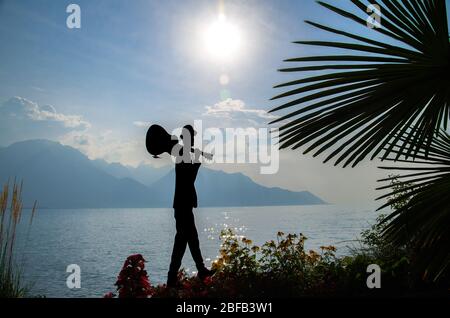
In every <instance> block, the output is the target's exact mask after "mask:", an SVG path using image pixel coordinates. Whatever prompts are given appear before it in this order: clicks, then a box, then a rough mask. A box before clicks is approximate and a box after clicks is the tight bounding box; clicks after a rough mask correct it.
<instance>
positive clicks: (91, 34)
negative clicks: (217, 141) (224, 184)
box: [0, 0, 448, 203]
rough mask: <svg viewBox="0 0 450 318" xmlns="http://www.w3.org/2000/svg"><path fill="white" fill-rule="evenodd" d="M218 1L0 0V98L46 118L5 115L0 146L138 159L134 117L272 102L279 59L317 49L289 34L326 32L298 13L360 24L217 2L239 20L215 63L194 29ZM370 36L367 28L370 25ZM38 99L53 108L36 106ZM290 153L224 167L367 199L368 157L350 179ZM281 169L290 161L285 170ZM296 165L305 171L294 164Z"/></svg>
mask: <svg viewBox="0 0 450 318" xmlns="http://www.w3.org/2000/svg"><path fill="white" fill-rule="evenodd" d="M447 2H448V1H447ZM70 3H76V4H78V5H80V7H81V29H68V28H67V26H66V18H67V16H68V13H66V7H67V5H69V4H70ZM218 3H219V2H218V1H213V0H208V1H206V0H185V1H178V0H169V1H143V0H133V1H118V0H117V1H116V0H97V1H84V0H76V1H62V0H60V1H55V0H39V1H35V0H20V1H17V0H0V21H1V22H0V39H1V42H2V45H1V47H0V60H1V61H2V66H1V68H0V81H1V83H2V85H0V103H3V104H7V103H8V102H10V101H11V100H10V99H11V98H12V97H14V96H18V97H21V98H22V99H21V100H14V101H12V104H11V105H10V107H16V106H17V105H19V104H21V103H22V104H24V103H25V104H27V105H28V106H26V107H34V108H33V109H36V110H35V116H36V117H39V116H41V117H42V116H44V117H45V116H47V117H48V119H49V123H48V125H42V123H41V125H39V126H36V127H35V126H32V125H29V124H24V125H23V126H20V125H17V124H14V123H11V124H10V126H8V127H3V128H2V135H3V137H2V138H0V143H1V145H3V146H4V145H7V144H9V143H11V142H13V141H17V140H20V139H30V138H49V139H54V140H59V141H62V142H65V143H67V144H70V145H73V146H75V147H77V148H79V149H80V150H82V151H84V152H85V153H87V154H88V155H90V156H91V157H101V158H105V159H107V160H109V161H120V162H122V163H125V164H137V163H139V162H140V161H143V160H148V158H146V157H145V152H144V149H143V147H140V145H142V143H141V142H142V138H143V136H144V134H145V127H140V126H139V125H136V122H158V123H161V124H163V125H165V126H166V127H167V128H169V129H172V128H175V127H178V126H181V125H183V124H184V123H186V122H190V121H192V120H194V119H202V120H204V121H205V122H207V123H210V125H212V126H214V125H217V124H220V123H217V121H215V119H214V118H210V117H209V116H205V112H206V109H207V108H206V107H207V106H209V107H214V105H217V104H218V103H220V102H221V101H223V99H224V98H225V97H228V98H230V99H231V100H232V101H237V100H239V101H241V103H243V105H245V107H246V109H250V110H255V111H259V110H268V109H270V108H272V107H273V106H276V103H274V102H269V99H270V98H271V97H272V96H274V95H276V94H277V93H279V91H277V90H275V89H273V88H272V87H273V85H275V84H278V83H282V82H286V81H288V80H290V79H292V78H295V77H297V76H298V75H296V74H293V75H287V74H283V73H279V72H277V69H278V68H280V67H285V65H283V62H282V60H283V59H285V58H290V57H296V56H301V55H307V54H317V53H321V51H320V49H318V48H309V47H303V46H299V45H295V44H292V43H291V42H292V41H294V40H299V39H317V38H319V39H323V38H324V36H325V37H326V38H327V39H335V37H334V36H333V35H331V34H326V33H324V32H322V31H319V30H316V29H314V28H312V27H310V26H308V25H306V24H305V23H303V20H305V19H311V20H313V21H317V22H322V23H324V24H327V25H339V26H342V28H343V29H345V30H350V31H352V32H354V33H361V34H365V35H367V32H368V29H366V28H364V27H361V28H359V29H355V28H354V27H353V25H352V24H348V23H343V21H345V20H343V19H342V18H340V17H338V16H337V15H335V14H332V13H331V12H329V11H328V10H326V9H324V8H322V7H320V6H319V5H317V4H316V3H315V2H314V1H312V0H302V1H295V0H292V1H290V0H246V1H231V0H230V1H224V9H225V14H226V15H227V18H228V19H229V21H231V22H232V23H234V24H235V25H237V26H238V27H239V29H240V31H241V35H242V43H243V44H242V46H241V48H240V51H239V52H238V53H237V54H236V57H235V59H233V61H232V62H223V61H215V60H211V59H209V58H208V57H207V54H206V52H205V51H204V50H203V51H202V47H201V46H199V35H198V31H199V30H201V29H202V28H205V27H207V26H208V23H209V22H210V21H211V20H212V19H214V18H215V17H216V16H217V14H218ZM339 6H340V7H342V8H352V6H351V5H349V2H346V1H345V2H344V1H339ZM369 32H370V31H369ZM372 36H377V35H376V33H375V32H373V33H372ZM222 74H226V75H227V76H228V77H229V79H230V81H229V83H228V84H227V85H221V84H220V82H219V77H220V76H221V75H222ZM30 103H31V104H30ZM15 105H16V106H15ZM30 105H32V106H30ZM46 105H51V108H49V107H50V106H46ZM17 107H19V106H17ZM20 107H25V106H23V105H22V106H20ZM49 109H50V110H51V112H53V113H54V114H55V115H52V114H50V115H49V113H48V112H45V110H49ZM247 114H248V113H247ZM251 114H259V113H258V112H254V113H251ZM235 115H236V117H233V118H232V120H230V121H229V122H227V124H228V125H241V124H242V123H243V121H242V120H240V119H241V118H237V116H239V115H240V114H235ZM47 117H46V118H47ZM18 118H20V116H18ZM245 119H246V120H247V119H248V118H245ZM50 121H51V123H50ZM253 121H257V122H258V124H259V125H262V126H263V125H265V124H266V123H267V121H268V120H267V118H264V117H261V116H257V115H256V117H255V118H253ZM299 157H300V155H299V154H298V153H295V154H291V153H289V154H288V153H286V154H283V158H284V159H283V160H284V165H285V166H286V167H290V168H286V169H284V170H283V169H281V171H280V173H279V174H278V175H276V176H272V177H271V178H267V177H263V176H258V175H257V174H255V172H254V169H253V168H252V167H243V166H241V167H228V168H229V170H230V171H242V172H244V173H246V174H247V175H250V176H251V177H252V178H253V179H255V180H257V181H258V182H260V183H263V184H267V185H279V186H283V187H286V188H290V189H294V190H298V189H304V188H308V189H310V190H312V191H313V192H315V193H317V194H319V195H321V196H322V197H325V199H326V200H329V201H335V202H344V203H347V202H359V201H360V200H363V201H364V200H368V199H369V198H372V196H373V195H372V189H373V188H374V186H375V185H374V184H373V182H372V181H373V180H374V176H375V175H376V174H377V172H375V169H374V165H373V164H371V163H365V165H367V166H370V168H367V166H366V167H365V168H364V169H365V170H364V171H366V173H365V174H367V177H365V176H364V177H362V176H361V171H362V170H358V169H353V170H352V171H348V170H346V171H345V172H344V171H343V170H342V169H341V170H340V171H335V168H333V169H334V170H332V169H331V168H329V167H326V168H324V167H323V166H322V165H321V163H320V160H313V159H310V158H299ZM142 158H144V159H142ZM281 164H282V165H283V162H282V163H281ZM292 167H301V169H299V172H298V173H296V174H294V175H293V174H292V169H293V168H292ZM361 169H363V168H361ZM225 170H226V169H225ZM306 170H308V171H309V173H308V174H307V175H305V173H302V172H301V171H306ZM325 170H326V171H327V176H330V177H327V180H324V179H323V177H322V176H321V173H325V172H324V171H325ZM283 171H284V172H283ZM343 177H344V178H347V179H349V180H351V181H353V183H355V182H356V183H357V184H364V186H363V187H362V190H361V189H359V190H358V191H357V193H356V194H355V190H354V189H352V187H351V186H350V185H349V187H347V188H345V189H343V190H341V191H342V194H339V193H336V191H335V190H333V189H336V184H339V182H340V181H339V180H340V179H342V178H343ZM299 180H300V181H299ZM350 183H351V182H349V184H350ZM311 187H312V189H311ZM328 187H329V189H328ZM359 188H361V186H359ZM338 192H339V191H338ZM364 193H366V194H365V195H364ZM361 196H362V197H363V198H362V199H361Z"/></svg>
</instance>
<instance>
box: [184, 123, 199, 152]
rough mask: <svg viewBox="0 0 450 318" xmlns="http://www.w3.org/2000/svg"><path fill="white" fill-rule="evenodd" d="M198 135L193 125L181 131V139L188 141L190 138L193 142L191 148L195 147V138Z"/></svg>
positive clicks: (186, 126)
mask: <svg viewBox="0 0 450 318" xmlns="http://www.w3.org/2000/svg"><path fill="white" fill-rule="evenodd" d="M196 134H197V132H196V131H195V130H194V127H192V126H191V125H185V126H184V127H183V129H182V130H181V139H183V140H188V138H190V140H191V146H192V147H193V146H194V136H195V135H196Z"/></svg>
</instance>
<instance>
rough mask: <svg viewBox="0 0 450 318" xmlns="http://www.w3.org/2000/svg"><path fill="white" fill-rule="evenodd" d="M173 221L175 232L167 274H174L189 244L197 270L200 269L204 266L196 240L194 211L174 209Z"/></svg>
mask: <svg viewBox="0 0 450 318" xmlns="http://www.w3.org/2000/svg"><path fill="white" fill-rule="evenodd" d="M175 221H176V228H177V234H176V235H175V243H174V244H173V251H172V258H171V261H170V267H169V276H170V275H176V274H177V273H178V270H179V269H180V266H181V260H182V259H183V255H184V252H185V251H186V245H188V244H189V249H190V250H191V254H192V258H193V259H194V262H195V265H196V266H197V270H198V271H201V270H203V269H204V268H205V265H204V264H203V257H202V253H201V252H200V243H199V241H198V233H197V229H196V227H195V222H194V213H193V212H192V208H190V209H186V208H183V209H179V208H176V209H175Z"/></svg>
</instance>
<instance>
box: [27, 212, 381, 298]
mask: <svg viewBox="0 0 450 318" xmlns="http://www.w3.org/2000/svg"><path fill="white" fill-rule="evenodd" d="M27 213H29V211H25V214H27ZM23 216H24V219H23V220H24V222H23V223H27V219H26V215H23ZM195 216H196V224H197V229H198V232H199V237H200V246H201V249H202V252H203V256H204V258H205V260H206V262H205V263H206V264H207V265H208V266H209V265H210V263H211V261H212V260H214V259H215V258H216V257H217V254H218V250H219V246H220V240H219V234H220V231H221V230H222V229H224V228H227V227H228V228H232V229H234V230H235V232H236V233H237V234H239V235H243V236H246V237H247V238H249V239H251V240H253V241H254V242H255V243H257V244H261V243H264V242H265V241H268V240H271V239H275V238H276V233H277V232H278V231H283V232H285V233H303V234H304V235H306V236H307V237H308V240H307V242H306V247H307V248H308V249H316V248H318V247H319V246H321V245H329V244H333V245H335V246H336V247H337V248H338V254H341V255H342V254H345V253H348V246H352V244H357V243H355V242H352V240H355V239H357V238H358V235H359V233H360V232H361V230H362V229H364V228H367V227H368V226H369V225H370V224H372V223H373V221H374V219H375V218H376V216H377V213H376V212H374V209H370V210H369V209H367V208H366V209H361V208H349V207H338V206H334V205H320V206H319V205H317V206H283V207H236V208H230V207H226V208H201V209H197V210H196V211H195ZM21 231H23V232H22V233H21V234H26V233H25V226H23V228H21ZM174 234H175V220H174V218H173V210H171V209H94V210H39V211H37V212H36V216H35V219H34V221H33V224H32V227H31V229H30V232H29V239H28V240H23V239H21V240H19V242H18V248H19V252H20V255H21V256H22V257H23V260H22V261H23V264H24V266H23V271H24V278H25V281H26V282H28V283H32V289H31V294H32V295H45V296H46V297H102V296H103V295H104V294H105V293H106V292H108V291H114V282H115V281H116V278H117V274H118V273H119V271H120V269H121V267H122V264H123V262H124V260H125V259H126V257H127V256H129V255H130V254H134V253H141V254H142V255H143V256H144V258H145V259H146V260H147V261H148V263H147V264H146V267H147V271H148V274H149V277H150V281H151V283H152V284H155V283H162V282H165V279H166V273H167V269H168V265H169V261H170V254H171V251H172V244H173V239H174ZM24 236H25V235H21V237H22V238H23V237H24ZM69 264H78V265H79V266H80V267H81V288H80V289H69V288H68V287H67V286H66V279H67V277H68V275H69V273H66V268H67V266H68V265H69ZM183 267H184V268H185V269H187V270H188V271H190V272H191V271H194V270H195V266H194V264H193V261H192V258H191V255H190V253H189V249H187V251H186V254H185V257H184V259H183Z"/></svg>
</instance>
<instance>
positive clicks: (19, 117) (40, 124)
mask: <svg viewBox="0 0 450 318" xmlns="http://www.w3.org/2000/svg"><path fill="white" fill-rule="evenodd" d="M90 127H91V124H90V123H89V122H88V121H86V120H83V118H82V116H79V115H68V114H63V113H61V112H58V111H57V110H56V108H55V107H53V106H51V105H38V104H37V103H35V102H33V101H30V100H28V99H26V98H23V97H17V96H16V97H13V98H10V99H9V100H7V101H6V102H3V103H2V104H0V129H1V134H0V144H3V145H7V144H10V143H13V142H16V141H20V140H25V139H36V138H46V139H55V138H56V137H57V136H60V135H62V134H64V133H67V132H69V131H72V130H86V129H89V128H90Z"/></svg>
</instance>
